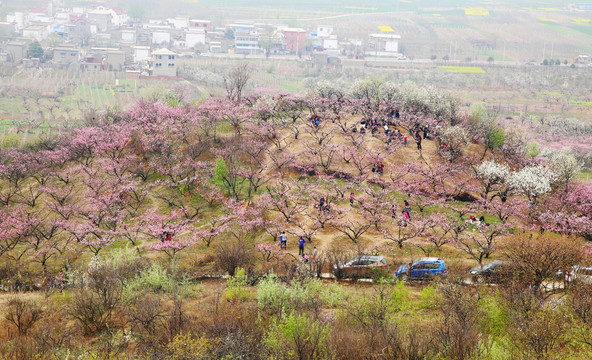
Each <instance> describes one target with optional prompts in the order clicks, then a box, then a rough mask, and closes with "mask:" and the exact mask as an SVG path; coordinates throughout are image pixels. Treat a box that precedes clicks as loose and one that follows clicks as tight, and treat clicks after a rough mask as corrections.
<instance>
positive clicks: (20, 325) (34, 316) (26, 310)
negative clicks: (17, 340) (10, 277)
mask: <svg viewBox="0 0 592 360" xmlns="http://www.w3.org/2000/svg"><path fill="white" fill-rule="evenodd" d="M42 316H43V310H42V309H41V307H40V306H39V305H38V304H37V303H36V302H35V301H31V300H23V299H21V298H20V297H14V298H12V299H10V300H9V301H8V306H7V309H6V314H5V317H6V320H8V321H9V322H11V323H12V324H13V325H14V326H16V328H17V330H18V332H19V334H20V335H27V333H28V332H29V330H31V328H32V327H33V325H35V323H36V322H37V321H38V320H39V319H41V317H42Z"/></svg>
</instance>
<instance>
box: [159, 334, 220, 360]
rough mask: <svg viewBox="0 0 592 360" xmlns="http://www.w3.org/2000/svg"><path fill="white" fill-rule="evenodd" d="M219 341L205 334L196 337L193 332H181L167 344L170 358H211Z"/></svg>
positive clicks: (191, 359) (176, 359)
mask: <svg viewBox="0 0 592 360" xmlns="http://www.w3.org/2000/svg"><path fill="white" fill-rule="evenodd" d="M217 343H218V341H217V340H215V339H214V340H211V339H208V338H206V337H205V336H203V335H202V336H199V337H196V336H194V335H193V334H191V333H187V334H179V335H177V336H175V337H174V338H173V340H172V341H171V342H170V343H169V344H168V345H167V351H168V355H169V356H170V357H169V359H175V360H193V359H211V358H213V357H212V356H211V351H212V349H213V347H214V345H216V344H217Z"/></svg>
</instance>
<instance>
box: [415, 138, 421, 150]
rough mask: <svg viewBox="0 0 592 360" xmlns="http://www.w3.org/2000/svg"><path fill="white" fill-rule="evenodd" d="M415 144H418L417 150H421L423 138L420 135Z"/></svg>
mask: <svg viewBox="0 0 592 360" xmlns="http://www.w3.org/2000/svg"><path fill="white" fill-rule="evenodd" d="M415 142H416V143H417V150H421V136H419V135H418V136H417V138H416V139H415Z"/></svg>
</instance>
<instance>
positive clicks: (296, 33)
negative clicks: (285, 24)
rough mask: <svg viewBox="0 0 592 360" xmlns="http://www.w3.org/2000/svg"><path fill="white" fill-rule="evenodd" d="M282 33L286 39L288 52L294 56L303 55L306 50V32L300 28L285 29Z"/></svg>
mask: <svg viewBox="0 0 592 360" xmlns="http://www.w3.org/2000/svg"><path fill="white" fill-rule="evenodd" d="M282 33H283V34H284V38H285V45H286V50H288V51H289V52H290V53H293V54H302V53H303V52H304V50H305V49H306V30H304V29H299V28H285V29H283V31H282Z"/></svg>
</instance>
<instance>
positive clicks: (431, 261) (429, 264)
mask: <svg viewBox="0 0 592 360" xmlns="http://www.w3.org/2000/svg"><path fill="white" fill-rule="evenodd" d="M408 267H409V264H407V265H401V266H399V268H398V269H397V271H396V272H395V275H396V276H397V277H399V278H401V279H402V280H403V281H405V280H410V279H432V278H434V277H439V276H442V277H443V276H446V275H448V270H447V269H446V264H445V263H444V260H442V259H438V258H436V257H425V258H421V259H419V260H417V261H416V262H414V263H413V264H411V270H409V269H408Z"/></svg>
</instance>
